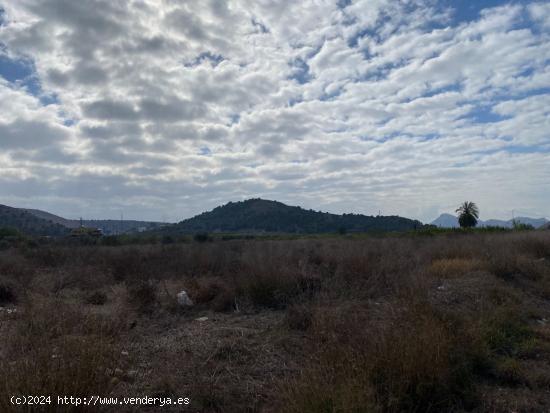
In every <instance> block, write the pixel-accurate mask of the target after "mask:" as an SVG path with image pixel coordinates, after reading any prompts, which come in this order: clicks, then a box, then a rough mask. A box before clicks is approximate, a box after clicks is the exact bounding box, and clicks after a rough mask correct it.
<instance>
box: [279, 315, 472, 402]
mask: <svg viewBox="0 0 550 413" xmlns="http://www.w3.org/2000/svg"><path fill="white" fill-rule="evenodd" d="M326 311H327V312H328V311H330V310H329V309H327V310H326ZM365 317H366V316H362V315H361V313H360V312H358V310H357V309H353V312H351V313H349V312H345V313H343V314H341V315H340V316H339V317H328V318H326V319H321V320H319V319H318V320H316V321H315V322H314V326H315V331H316V332H322V334H321V335H320V336H317V334H318V333H317V334H315V335H314V341H315V342H317V343H318V344H319V345H318V347H317V349H316V350H315V351H314V352H313V355H312V357H311V364H310V365H309V366H308V368H306V369H305V370H304V371H303V372H302V373H301V375H300V376H299V377H298V378H297V379H296V380H295V381H292V382H291V383H290V384H289V385H285V386H283V389H282V392H283V400H284V401H283V403H284V405H283V407H282V411H284V412H289V413H290V412H292V413H294V412H296V413H298V412H300V413H314V412H315V413H317V412H348V411H350V412H351V411H353V412H371V411H372V412H403V411H410V412H412V411H449V410H451V409H453V408H455V407H457V406H461V407H463V408H471V407H472V406H473V405H474V404H475V402H476V400H477V397H476V394H475V388H474V385H473V383H474V381H473V379H474V375H473V367H472V365H473V363H472V361H471V360H472V355H471V354H473V353H474V351H473V349H472V348H471V345H470V344H469V340H468V337H466V336H465V335H464V330H460V329H458V328H457V326H456V325H453V324H452V323H450V322H449V321H446V320H444V319H441V318H440V317H438V316H437V315H436V314H435V313H433V312H432V311H431V310H430V308H429V307H425V306H423V305H422V306H412V307H409V308H407V309H406V310H405V311H402V312H401V313H400V314H397V315H393V316H392V315H391V314H388V315H386V317H390V318H389V319H388V318H385V319H383V320H380V322H375V323H372V322H368V321H367V320H365ZM319 322H320V323H321V324H319ZM326 323H328V325H327V324H326ZM411 331H414V334H411V333H410V332H411Z"/></svg>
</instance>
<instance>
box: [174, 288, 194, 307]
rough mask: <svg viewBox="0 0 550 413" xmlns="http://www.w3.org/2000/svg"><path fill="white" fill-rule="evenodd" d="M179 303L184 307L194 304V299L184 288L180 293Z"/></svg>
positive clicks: (178, 296)
mask: <svg viewBox="0 0 550 413" xmlns="http://www.w3.org/2000/svg"><path fill="white" fill-rule="evenodd" d="M177 298H178V304H179V305H181V306H182V307H191V306H192V305H193V301H192V300H191V299H190V298H189V296H188V295H187V293H186V292H185V291H183V290H181V291H180V292H179V293H178V295H177Z"/></svg>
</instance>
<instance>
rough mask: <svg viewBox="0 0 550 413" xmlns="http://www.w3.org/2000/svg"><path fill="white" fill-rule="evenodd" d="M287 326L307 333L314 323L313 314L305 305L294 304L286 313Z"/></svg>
mask: <svg viewBox="0 0 550 413" xmlns="http://www.w3.org/2000/svg"><path fill="white" fill-rule="evenodd" d="M284 322H285V324H286V326H287V327H288V328H289V329H291V330H298V331H307V330H308V329H309V328H310V327H311V324H312V322H313V312H312V310H311V308H310V307H308V306H307V305H304V304H293V305H291V306H290V307H289V308H288V309H287V312H286V315H285V320H284Z"/></svg>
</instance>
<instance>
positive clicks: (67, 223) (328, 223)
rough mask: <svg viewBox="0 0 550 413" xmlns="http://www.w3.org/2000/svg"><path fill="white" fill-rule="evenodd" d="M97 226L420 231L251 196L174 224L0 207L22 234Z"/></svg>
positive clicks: (440, 221) (389, 219)
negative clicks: (72, 216)
mask: <svg viewBox="0 0 550 413" xmlns="http://www.w3.org/2000/svg"><path fill="white" fill-rule="evenodd" d="M516 220H517V221H519V222H521V223H524V224H530V225H533V226H534V227H535V228H539V227H542V226H549V225H550V224H549V221H548V220H547V219H546V218H538V219H534V218H527V217H518V218H516ZM81 224H82V225H84V226H86V227H93V228H100V229H101V230H102V231H103V234H105V235H113V234H127V233H138V232H145V231H154V232H156V233H161V234H193V233H197V232H226V233H228V232H236V233H303V234H313V233H325V232H373V231H375V232H388V231H408V230H412V229H420V228H422V227H423V226H424V224H422V223H421V222H420V221H417V220H412V219H408V218H403V217H400V216H395V215H393V216H367V215H360V214H343V215H337V214H330V213H328V212H319V211H313V210H311V209H310V210H306V209H304V208H301V207H298V206H289V205H285V204H283V203H282V202H277V201H269V200H265V199H260V198H255V199H248V200H246V201H240V202H229V203H228V204H225V205H222V206H219V207H217V208H214V209H213V210H212V211H209V212H204V213H202V214H199V215H197V216H195V217H193V218H189V219H186V220H183V221H181V222H179V223H177V224H163V223H159V222H149V221H129V220H125V221H124V220H120V221H119V220H83V221H82V223H81V222H80V221H79V220H74V219H66V218H63V217H60V216H57V215H54V214H51V213H49V212H46V211H41V210H37V209H24V208H12V207H9V206H5V205H0V227H10V228H15V229H17V230H19V231H20V232H22V233H25V234H28V235H33V236H39V235H46V236H63V235H67V234H68V233H69V232H70V231H71V229H73V228H78V227H80V225H81ZM432 225H436V226H438V227H443V228H453V227H458V226H459V225H458V219H457V217H456V216H454V215H451V214H441V215H440V216H439V217H438V218H437V219H436V220H434V221H433V222H432ZM478 226H498V227H504V228H511V227H512V220H509V221H503V220H496V219H491V220H487V221H479V224H478Z"/></svg>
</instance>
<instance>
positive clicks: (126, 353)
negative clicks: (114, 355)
mask: <svg viewBox="0 0 550 413" xmlns="http://www.w3.org/2000/svg"><path fill="white" fill-rule="evenodd" d="M120 354H122V355H123V356H128V355H129V353H128V352H127V351H125V350H122V351H121V352H120Z"/></svg>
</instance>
